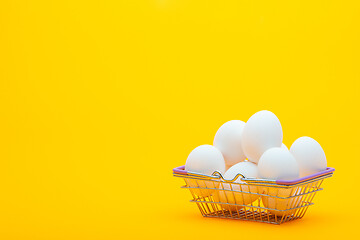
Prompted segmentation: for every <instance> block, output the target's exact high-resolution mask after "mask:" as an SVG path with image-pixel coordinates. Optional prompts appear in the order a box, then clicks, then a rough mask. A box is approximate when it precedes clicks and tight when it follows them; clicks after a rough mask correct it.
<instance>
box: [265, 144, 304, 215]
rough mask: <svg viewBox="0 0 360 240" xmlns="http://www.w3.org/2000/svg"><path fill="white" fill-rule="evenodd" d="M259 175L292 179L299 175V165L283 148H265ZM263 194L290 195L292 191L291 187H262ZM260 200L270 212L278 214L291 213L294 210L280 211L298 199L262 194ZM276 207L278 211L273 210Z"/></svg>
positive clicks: (292, 205)
mask: <svg viewBox="0 0 360 240" xmlns="http://www.w3.org/2000/svg"><path fill="white" fill-rule="evenodd" d="M258 169H259V177H260V178H264V179H273V180H294V179H296V178H298V177H299V167H298V164H297V162H296V160H295V158H294V157H293V155H292V154H291V153H290V152H289V151H288V150H287V149H284V148H281V147H280V148H271V149H269V150H267V151H266V152H265V153H264V154H263V155H262V156H261V158H260V160H259V164H258ZM263 192H264V194H267V195H269V196H278V197H283V198H284V197H290V196H292V195H293V194H295V193H294V191H293V189H291V188H289V189H282V188H268V187H263ZM262 202H263V204H264V206H265V207H266V208H270V210H268V211H269V212H270V213H272V214H276V215H278V216H282V215H288V214H292V213H293V212H294V211H293V210H289V211H281V210H286V209H290V208H293V207H295V206H296V205H295V204H297V203H298V202H299V199H298V198H297V197H296V198H289V199H281V198H275V197H268V196H263V197H262ZM274 209H277V210H278V211H276V210H274Z"/></svg>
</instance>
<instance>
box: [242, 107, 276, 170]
mask: <svg viewBox="0 0 360 240" xmlns="http://www.w3.org/2000/svg"><path fill="white" fill-rule="evenodd" d="M282 140H283V132H282V127H281V124H280V121H279V119H278V118H277V117H276V115H275V114H274V113H272V112H270V111H267V110H263V111H260V112H257V113H255V114H254V115H252V116H251V117H250V118H249V120H248V121H247V122H246V124H245V127H244V130H243V133H242V136H241V143H242V147H243V151H244V153H245V156H246V157H247V158H248V159H249V160H250V161H252V162H255V163H258V161H259V159H260V157H261V156H262V154H263V153H264V152H265V151H266V150H268V149H270V148H273V147H281V144H282Z"/></svg>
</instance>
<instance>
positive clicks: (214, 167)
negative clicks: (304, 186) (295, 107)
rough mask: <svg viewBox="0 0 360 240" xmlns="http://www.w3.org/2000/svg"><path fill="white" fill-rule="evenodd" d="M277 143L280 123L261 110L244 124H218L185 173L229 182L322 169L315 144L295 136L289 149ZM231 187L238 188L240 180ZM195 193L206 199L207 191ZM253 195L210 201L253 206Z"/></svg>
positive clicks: (274, 202) (277, 204) (273, 204)
mask: <svg viewBox="0 0 360 240" xmlns="http://www.w3.org/2000/svg"><path fill="white" fill-rule="evenodd" d="M282 141H283V132H282V127H281V124H280V121H279V119H278V118H277V117H276V115H275V114H274V113H272V112H270V111H266V110H263V111H260V112H257V113H255V114H254V115H252V116H251V117H250V118H249V120H248V121H247V122H246V123H245V122H243V121H240V120H232V121H229V122H226V123H225V124H223V125H222V126H221V127H220V128H219V130H218V131H217V132H216V135H215V138H214V142H213V145H201V146H199V147H197V148H195V149H194V150H193V151H192V152H191V153H190V154H189V156H188V158H187V160H186V164H185V170H186V171H190V172H195V173H202V174H206V175H211V174H212V173H214V172H215V171H218V172H220V173H221V174H222V175H223V177H224V179H226V180H232V179H233V178H234V177H235V176H236V175H237V174H239V173H240V174H242V175H243V176H244V177H245V178H260V179H272V180H294V179H297V178H299V177H305V176H308V175H311V174H314V173H317V172H319V171H323V170H325V169H326V167H327V162H326V157H325V153H324V151H323V149H322V147H321V146H320V144H319V143H318V142H317V141H315V140H314V139H312V138H310V137H300V138H298V139H297V140H296V141H295V142H294V143H293V144H292V145H291V147H290V150H289V149H288V148H287V147H286V146H285V145H284V144H283V143H282ZM235 182H237V183H243V182H242V181H241V180H240V178H238V179H237V180H236V181H235ZM201 184H204V186H203V187H207V188H213V187H214V182H208V183H207V182H205V183H201ZM190 185H191V182H190ZM194 185H196V183H194ZM208 185H209V186H208ZM210 185H211V186H210ZM215 187H216V186H215ZM223 187H224V189H226V188H228V189H230V188H231V189H233V187H234V186H230V184H226V183H224V184H223ZM235 187H237V188H246V189H241V190H243V191H244V192H252V193H253V192H259V191H260V190H259V189H258V188H256V187H252V186H250V187H249V186H246V185H240V186H239V185H237V186H235ZM234 190H236V189H234ZM238 190H240V189H238ZM194 191H195V190H194ZM261 191H264V190H261ZM268 191H269V192H267V193H266V194H268V195H270V196H271V195H274V196H280V197H288V196H289V195H290V196H291V195H294V194H296V191H300V189H297V190H295V192H294V190H286V189H284V190H282V191H283V192H279V190H277V191H276V192H273V193H272V192H271V190H268ZM195 193H197V194H198V195H204V194H210V192H208V193H204V191H203V192H200V191H198V192H195ZM261 193H264V192H261ZM236 194H239V196H236ZM258 196H259V195H256V194H240V193H235V194H234V193H232V192H230V191H222V192H219V193H218V194H216V195H215V194H214V195H213V197H214V198H219V199H215V200H219V201H220V202H224V201H225V200H226V202H228V203H237V204H241V205H243V204H249V203H251V202H253V201H255V200H256V199H257V198H258ZM294 200H295V199H292V200H291V201H294ZM289 201H290V200H281V199H274V198H266V197H263V198H262V202H263V203H264V205H265V207H268V208H270V209H275V208H276V209H281V208H283V209H288V205H289V204H292V202H289ZM228 207H229V206H228ZM230 208H231V206H230ZM273 213H275V214H277V215H282V214H284V213H286V212H277V211H273Z"/></svg>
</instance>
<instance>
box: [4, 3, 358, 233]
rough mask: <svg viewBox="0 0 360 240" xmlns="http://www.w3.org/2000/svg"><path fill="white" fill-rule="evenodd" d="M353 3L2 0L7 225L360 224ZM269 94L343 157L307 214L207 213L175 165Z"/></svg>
mask: <svg viewBox="0 0 360 240" xmlns="http://www.w3.org/2000/svg"><path fill="white" fill-rule="evenodd" d="M359 42H360V4H359V2H358V1H356V0H354V1H344V0H342V1H340V0H339V1H331V0H311V1H310V0H292V1H288V0H284V1H279V0H272V1H268V0H264V1H260V0H233V1H232V0H157V1H155V0H152V1H150V0H148V1H145V0H144V1H141V0H128V1H115V0H114V1H106V0H99V1H90V0H86V1H85V0H83V1H74V0H69V1H65V0H61V1H45V0H44V1H13V0H12V1H10V0H3V1H1V3H0V80H1V81H0V238H1V239H141V238H153V239H170V238H172V239H190V238H191V239H226V240H228V239H235V238H241V239H255V238H262V239H265V238H266V239H280V238H282V239H285V238H286V239H303V238H304V237H309V236H311V237H312V236H316V237H319V238H325V237H326V238H335V237H336V238H339V237H344V235H345V234H350V235H352V236H353V237H354V236H355V233H356V232H357V231H358V223H359V220H358V216H359V214H360V211H359V206H358V200H359V196H360V195H359V191H358V190H357V188H358V186H359V167H360V164H359V157H358V155H359V134H360V128H359V123H360V117H359V103H360V101H359V100H360V98H359V94H360V69H359V64H360V58H359V56H360V47H359V46H360V44H359ZM262 109H268V110H271V111H273V112H274V113H275V114H276V115H277V116H278V117H279V119H280V121H281V123H282V126H283V130H284V143H285V144H286V145H287V146H288V147H289V146H291V143H292V142H293V141H294V140H295V139H296V138H298V137H300V136H304V135H307V136H311V137H314V138H315V139H316V140H317V141H318V142H320V143H321V145H322V146H323V148H324V150H325V152H326V155H327V159H328V165H329V166H331V167H335V168H336V172H335V175H334V177H333V178H332V179H328V180H327V181H326V182H325V184H324V185H323V187H324V188H325V190H324V191H322V192H320V193H318V195H317V196H316V198H315V205H314V206H312V207H310V209H309V211H308V212H307V214H306V215H305V217H304V218H303V219H302V220H299V221H294V222H291V223H286V224H284V225H281V226H273V225H269V224H260V223H252V222H243V221H232V220H221V219H206V218H203V217H202V216H201V215H200V212H199V211H198V209H197V208H196V206H195V205H194V204H191V203H189V202H188V200H189V199H190V194H189V193H188V192H187V191H185V190H182V189H180V186H181V185H182V184H183V181H182V180H180V179H178V178H174V177H172V168H173V167H176V166H179V165H183V164H184V163H185V160H186V157H187V155H188V154H189V153H190V151H191V150H192V149H193V148H195V147H196V146H198V145H200V144H211V143H212V139H213V136H214V134H215V132H216V130H217V129H218V127H220V125H221V124H223V123H224V122H226V121H228V120H232V119H240V120H244V121H246V120H247V119H248V118H249V117H250V116H251V115H252V114H253V113H255V112H257V111H259V110H262Z"/></svg>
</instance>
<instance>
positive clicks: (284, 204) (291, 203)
mask: <svg viewBox="0 0 360 240" xmlns="http://www.w3.org/2000/svg"><path fill="white" fill-rule="evenodd" d="M300 193H301V187H295V188H264V192H263V194H266V195H269V196H262V197H261V201H262V203H263V205H264V206H265V207H266V208H270V209H269V210H268V211H269V212H270V213H272V214H275V215H277V216H279V217H282V216H284V215H291V214H293V213H295V212H296V210H297V209H296V207H298V206H300V205H301V204H302V202H301V200H302V196H296V197H294V196H295V195H298V194H300ZM270 196H273V197H270ZM290 196H293V197H292V198H288V197H290ZM276 197H280V198H276ZM282 198H285V199H282ZM293 208H295V209H293ZM288 209H291V210H288Z"/></svg>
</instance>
